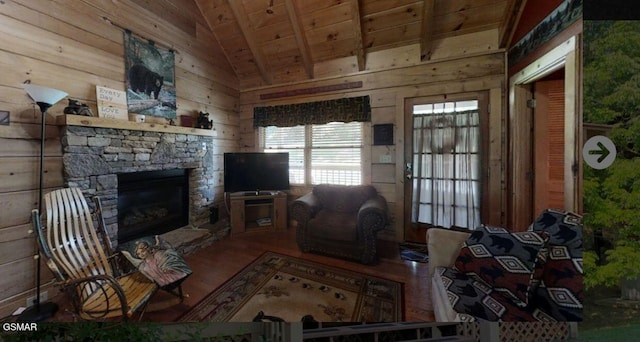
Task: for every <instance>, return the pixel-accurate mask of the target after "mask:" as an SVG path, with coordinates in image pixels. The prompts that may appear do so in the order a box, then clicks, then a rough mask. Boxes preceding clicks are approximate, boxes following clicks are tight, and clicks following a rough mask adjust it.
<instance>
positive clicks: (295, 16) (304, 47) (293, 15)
mask: <svg viewBox="0 0 640 342" xmlns="http://www.w3.org/2000/svg"><path fill="white" fill-rule="evenodd" d="M284 4H285V7H286V8H287V15H288V16H289V21H291V26H292V27H293V33H294V35H295V38H296V43H297V45H298V50H299V51H300V56H301V57H302V63H303V64H304V70H305V71H306V73H307V77H309V78H310V79H312V78H313V59H312V58H311V51H310V49H309V43H308V42H307V37H306V36H305V34H304V27H303V26H302V22H301V21H300V15H299V13H300V11H299V9H298V8H297V6H296V4H295V2H294V0H285V1H284Z"/></svg>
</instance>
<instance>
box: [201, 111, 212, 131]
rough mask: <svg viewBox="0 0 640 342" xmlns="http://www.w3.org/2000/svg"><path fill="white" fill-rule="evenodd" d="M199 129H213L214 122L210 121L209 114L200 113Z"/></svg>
mask: <svg viewBox="0 0 640 342" xmlns="http://www.w3.org/2000/svg"><path fill="white" fill-rule="evenodd" d="M197 127H198V128H202V129H211V128H212V127H213V120H209V113H204V112H200V113H198V125H197Z"/></svg>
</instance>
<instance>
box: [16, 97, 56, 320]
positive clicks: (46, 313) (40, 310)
mask: <svg viewBox="0 0 640 342" xmlns="http://www.w3.org/2000/svg"><path fill="white" fill-rule="evenodd" d="M23 87H24V90H25V91H26V92H27V94H29V96H30V97H31V98H32V99H33V101H35V102H36V104H37V105H38V106H39V107H40V112H41V113H42V115H41V123H40V174H39V175H40V179H39V184H38V213H39V214H40V215H42V197H43V196H42V188H43V182H42V180H43V178H44V140H45V124H46V122H45V121H46V120H45V117H46V112H47V109H49V107H51V106H53V105H54V104H56V103H57V102H58V101H60V100H62V99H63V98H64V97H65V96H67V95H68V94H67V93H65V92H63V91H60V90H57V89H52V88H47V87H42V86H38V85H33V84H24V85H23ZM33 234H34V235H35V239H36V255H35V257H34V258H35V259H36V302H35V303H34V305H32V306H30V307H29V308H27V309H26V310H25V311H23V312H22V314H20V316H19V317H18V321H21V322H40V321H43V320H45V319H47V318H49V317H51V316H53V314H54V313H55V312H56V311H58V305H56V304H55V303H52V302H47V303H42V304H40V246H39V245H38V234H37V233H36V232H33Z"/></svg>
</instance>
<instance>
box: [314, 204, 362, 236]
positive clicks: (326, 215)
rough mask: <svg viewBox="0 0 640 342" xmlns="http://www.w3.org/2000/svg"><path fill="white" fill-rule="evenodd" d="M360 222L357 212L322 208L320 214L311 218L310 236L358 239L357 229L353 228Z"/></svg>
mask: <svg viewBox="0 0 640 342" xmlns="http://www.w3.org/2000/svg"><path fill="white" fill-rule="evenodd" d="M357 224H358V217H357V216H356V214H355V213H341V212H330V211H328V210H324V209H323V210H320V212H318V214H317V215H316V216H315V217H314V218H312V219H311V220H309V223H308V228H307V229H308V232H309V236H311V237H314V238H320V239H324V238H327V237H331V238H332V239H334V240H341V241H356V239H357V237H358V236H357V233H358V232H357V231H356V230H355V229H353V227H355V226H356V225H357Z"/></svg>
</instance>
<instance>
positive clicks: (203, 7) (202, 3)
mask: <svg viewBox="0 0 640 342" xmlns="http://www.w3.org/2000/svg"><path fill="white" fill-rule="evenodd" d="M194 2H195V3H196V6H197V7H198V10H199V11H200V13H201V14H202V17H203V18H204V21H205V22H206V23H207V26H208V27H209V30H211V34H213V36H214V37H215V38H216V41H215V44H218V46H219V47H220V50H221V51H222V53H223V54H224V57H225V58H226V59H227V63H229V65H230V66H231V67H232V70H233V72H234V74H235V75H236V77H238V78H239V77H240V76H239V75H238V71H237V70H235V68H233V66H234V65H235V63H233V60H231V58H229V54H228V53H227V50H226V49H225V48H224V47H223V46H222V44H220V37H218V35H217V34H216V30H215V29H214V25H213V22H211V20H213V19H211V20H210V19H209V18H211V14H210V13H209V8H210V7H211V6H212V3H211V2H210V1H209V0H195V1H194Z"/></svg>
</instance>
